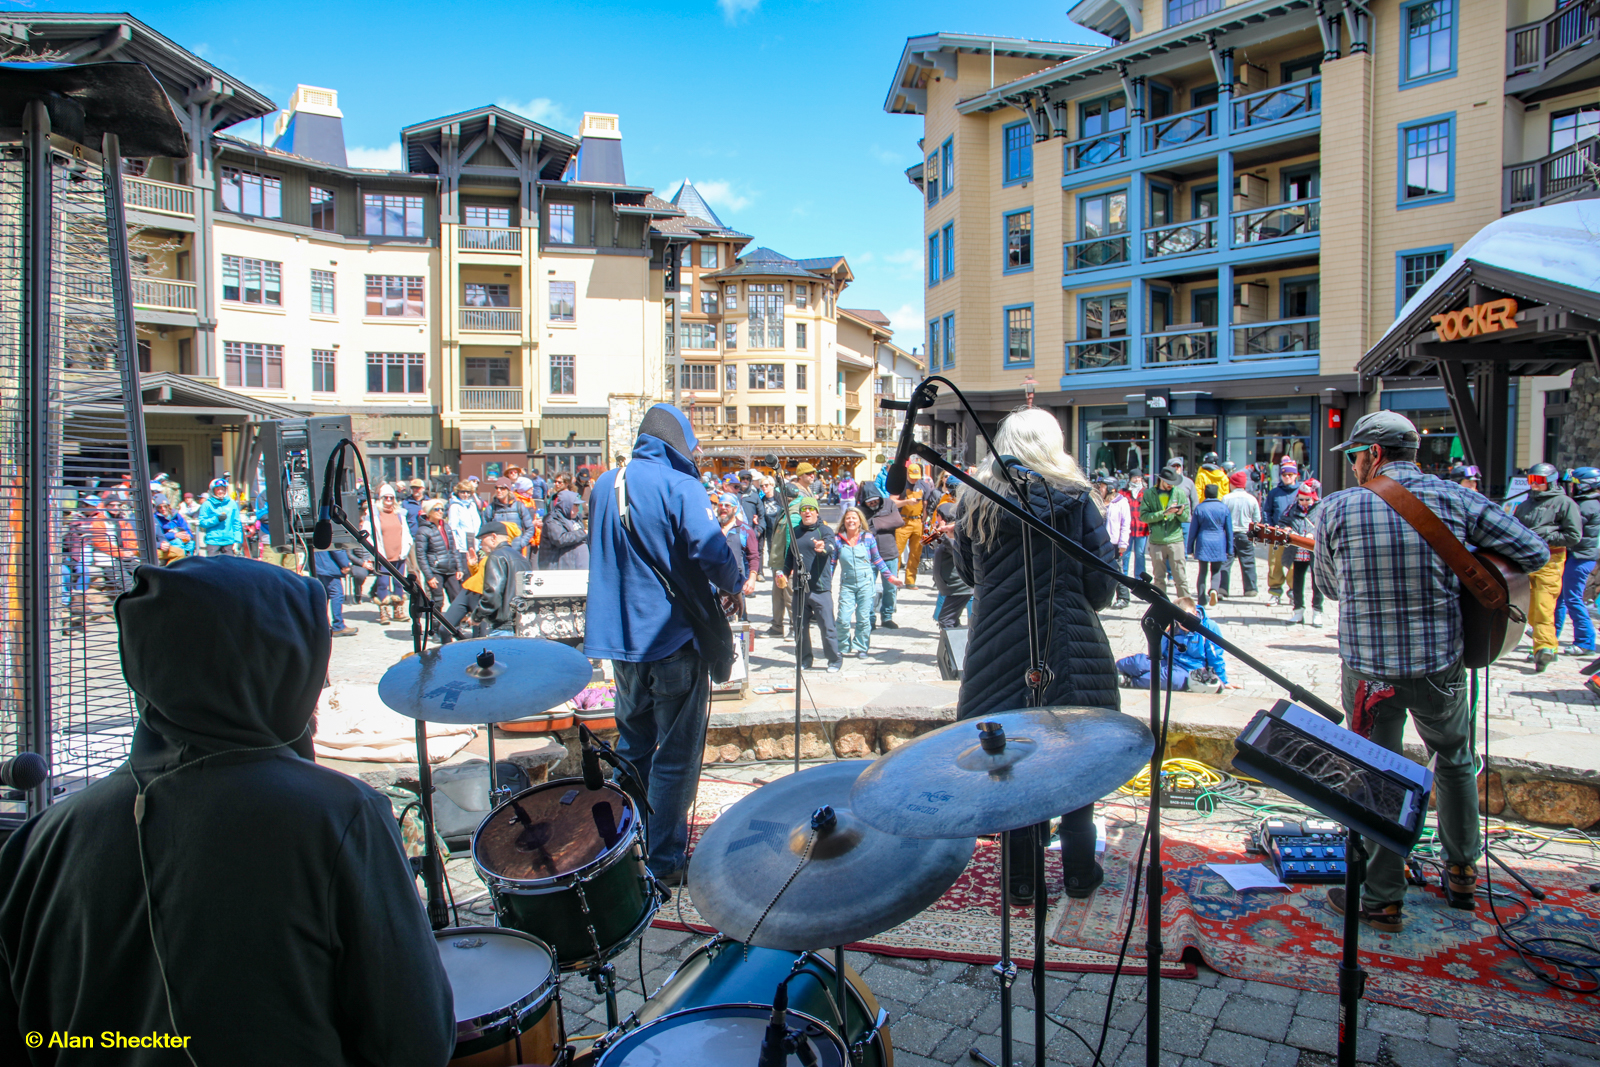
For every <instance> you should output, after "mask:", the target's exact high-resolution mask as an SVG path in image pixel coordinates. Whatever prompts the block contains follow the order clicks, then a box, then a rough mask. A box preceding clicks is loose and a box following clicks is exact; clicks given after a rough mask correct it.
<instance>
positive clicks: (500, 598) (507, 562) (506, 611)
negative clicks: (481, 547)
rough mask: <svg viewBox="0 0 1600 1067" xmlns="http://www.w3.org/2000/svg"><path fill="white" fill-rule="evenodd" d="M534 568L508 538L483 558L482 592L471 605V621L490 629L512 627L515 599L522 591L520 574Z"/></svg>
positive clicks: (515, 615)
mask: <svg viewBox="0 0 1600 1067" xmlns="http://www.w3.org/2000/svg"><path fill="white" fill-rule="evenodd" d="M531 570H533V567H531V566H530V565H529V564H528V560H527V557H525V556H524V555H523V554H522V553H521V552H518V551H517V550H516V549H515V548H513V547H512V546H511V542H509V541H507V542H504V543H502V544H499V545H496V546H495V550H494V551H493V552H491V553H489V555H488V557H487V558H485V559H484V561H483V595H482V596H481V597H479V598H478V604H477V606H476V607H474V608H473V609H472V621H473V622H475V623H482V624H483V625H484V627H485V629H488V630H509V629H511V628H512V627H514V626H516V624H517V609H516V606H515V604H514V603H513V601H515V600H516V598H517V597H518V596H520V595H521V593H522V578H521V575H523V574H525V573H527V572H528V571H531Z"/></svg>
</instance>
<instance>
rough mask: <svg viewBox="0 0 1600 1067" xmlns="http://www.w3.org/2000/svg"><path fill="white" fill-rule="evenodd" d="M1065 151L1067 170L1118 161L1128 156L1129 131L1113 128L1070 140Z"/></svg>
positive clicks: (1101, 165) (1100, 165)
mask: <svg viewBox="0 0 1600 1067" xmlns="http://www.w3.org/2000/svg"><path fill="white" fill-rule="evenodd" d="M1064 151H1065V156H1064V158H1065V160H1066V168H1067V170H1088V169H1090V168H1091V167H1103V166H1105V165H1106V164H1107V163H1117V162H1120V161H1121V160H1124V159H1127V158H1128V131H1127V130H1126V129H1122V130H1112V131H1111V132H1110V133H1099V134H1095V135H1094V136H1093V137H1084V138H1082V139H1080V140H1077V141H1070V142H1068V143H1067V145H1066V147H1065V149H1064Z"/></svg>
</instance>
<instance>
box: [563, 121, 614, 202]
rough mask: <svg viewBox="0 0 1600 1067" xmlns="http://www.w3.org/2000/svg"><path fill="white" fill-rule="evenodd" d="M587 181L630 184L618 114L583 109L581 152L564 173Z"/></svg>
mask: <svg viewBox="0 0 1600 1067" xmlns="http://www.w3.org/2000/svg"><path fill="white" fill-rule="evenodd" d="M565 178H566V180H567V181H570V182H583V183H585V184H588V185H627V184H628V179H627V178H626V177H625V176H624V171H623V166H622V130H621V128H620V126H619V124H618V122H617V116H615V115H601V114H597V113H595V112H593V111H585V112H584V113H583V122H582V123H581V124H580V125H579V127H578V154H577V155H575V156H573V157H572V165H571V166H570V167H569V168H568V170H567V174H566V176H565Z"/></svg>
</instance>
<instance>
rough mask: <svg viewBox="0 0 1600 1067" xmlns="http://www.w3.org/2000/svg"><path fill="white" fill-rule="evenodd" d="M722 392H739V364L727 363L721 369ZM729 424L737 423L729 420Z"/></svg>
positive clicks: (734, 420) (736, 420)
mask: <svg viewBox="0 0 1600 1067" xmlns="http://www.w3.org/2000/svg"><path fill="white" fill-rule="evenodd" d="M722 391H723V392H724V393H735V392H738V391H739V364H737V363H729V364H726V365H725V366H724V367H723V368H722ZM728 421H729V422H738V421H739V420H738V419H729V420H728Z"/></svg>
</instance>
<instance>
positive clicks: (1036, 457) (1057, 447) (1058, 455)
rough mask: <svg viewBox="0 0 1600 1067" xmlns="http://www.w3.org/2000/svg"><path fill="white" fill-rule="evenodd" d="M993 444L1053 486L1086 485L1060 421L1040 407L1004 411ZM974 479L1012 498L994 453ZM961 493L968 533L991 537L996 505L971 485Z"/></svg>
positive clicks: (996, 527) (1073, 488)
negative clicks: (1069, 448) (1005, 414)
mask: <svg viewBox="0 0 1600 1067" xmlns="http://www.w3.org/2000/svg"><path fill="white" fill-rule="evenodd" d="M994 445H995V447H996V448H997V449H999V450H1000V455H1004V456H1014V457H1015V458H1016V459H1017V461H1018V462H1019V463H1021V464H1022V465H1023V466H1024V467H1027V468H1028V469H1030V470H1032V471H1035V472H1037V473H1039V474H1041V475H1043V476H1044V480H1045V482H1046V483H1048V484H1049V485H1050V486H1051V487H1053V488H1055V489H1064V490H1067V491H1069V492H1083V491H1085V490H1087V489H1088V488H1089V479H1087V478H1085V477H1084V476H1083V470H1082V468H1080V467H1079V466H1078V463H1077V461H1076V460H1075V459H1073V458H1072V456H1071V455H1070V454H1069V453H1068V452H1067V449H1066V443H1065V441H1064V439H1063V438H1062V435H1061V424H1060V423H1059V422H1057V421H1056V417H1055V416H1054V415H1052V414H1050V412H1048V411H1046V410H1044V409H1043V408H1017V409H1016V410H1015V411H1013V412H1012V413H1011V414H1009V415H1007V416H1006V417H1005V419H1004V420H1003V421H1002V422H1001V423H1000V431H999V433H997V434H995V438H994ZM978 480H979V481H980V482H982V483H983V484H984V485H986V486H988V487H989V488H990V489H993V490H994V491H995V492H997V493H999V494H1000V495H1001V496H1006V497H1012V498H1013V499H1015V494H1014V493H1012V492H1011V483H1010V482H1008V481H1007V480H1006V476H1005V474H1004V473H1002V471H1001V469H1000V461H999V458H998V457H996V456H990V457H989V458H988V459H987V460H986V461H984V463H983V466H982V467H980V468H979V469H978ZM961 496H962V502H963V503H964V504H965V505H966V520H965V521H966V524H967V531H968V534H969V536H970V537H972V539H973V540H974V541H978V542H980V543H987V542H990V541H993V540H994V539H995V538H996V537H997V536H998V535H999V532H1000V516H1001V514H1002V512H1001V509H1000V506H999V505H998V504H995V503H993V502H991V501H988V500H985V499H984V498H983V497H982V496H980V495H979V494H978V493H976V492H974V491H973V490H971V489H964V490H962V494H961Z"/></svg>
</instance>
